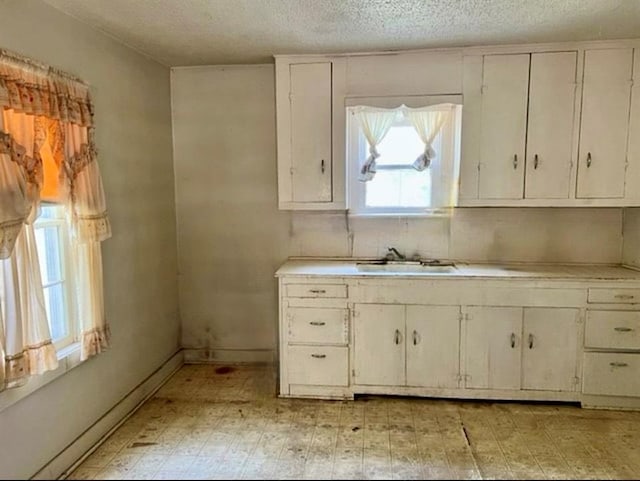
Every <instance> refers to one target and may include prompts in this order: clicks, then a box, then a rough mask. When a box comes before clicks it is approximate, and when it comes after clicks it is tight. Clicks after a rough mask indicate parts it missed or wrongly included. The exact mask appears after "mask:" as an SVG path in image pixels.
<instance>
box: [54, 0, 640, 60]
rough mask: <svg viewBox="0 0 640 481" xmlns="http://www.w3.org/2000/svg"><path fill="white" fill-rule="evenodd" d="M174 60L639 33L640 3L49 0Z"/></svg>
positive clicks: (143, 48)
mask: <svg viewBox="0 0 640 481" xmlns="http://www.w3.org/2000/svg"><path fill="white" fill-rule="evenodd" d="M45 1H46V2H47V3H49V4H50V5H52V6H54V7H55V8H57V9H59V10H62V11H63V12H65V13H67V14H69V15H72V16H74V17H76V18H78V19H80V20H82V21H84V22H86V23H88V24H90V25H92V26H94V27H96V28H98V29H100V30H102V31H104V32H106V33H108V34H109V35H111V36H113V37H115V38H118V39H120V40H121V41H123V42H124V43H126V44H128V45H129V46H131V47H133V48H135V49H137V50H139V51H141V52H143V53H146V54H147V55H149V56H150V57H152V58H154V59H156V60H158V61H159V62H161V63H163V64H165V65H170V66H176V65H206V64H231V63H260V62H270V61H271V56H272V55H273V54H285V53H315V52H317V53H319V52H322V53H328V52H329V53H330V52H348V51H351V52H354V51H367V50H387V49H406V48H426V47H448V46H464V45H478V44H483V45H487V44H499V43H521V42H547V41H561V40H597V39H614V38H631V37H638V36H640V0H45Z"/></svg>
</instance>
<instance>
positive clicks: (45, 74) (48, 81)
mask: <svg viewBox="0 0 640 481" xmlns="http://www.w3.org/2000/svg"><path fill="white" fill-rule="evenodd" d="M0 107H3V108H8V109H13V110H15V111H16V112H20V113H25V114H29V115H44V116H46V117H48V118H50V119H55V120H61V121H63V122H71V123H74V124H77V125H82V126H90V125H93V105H92V104H91V98H90V96H89V87H88V86H87V85H86V84H85V83H83V82H81V81H80V80H78V79H75V78H73V77H70V76H69V75H67V74H64V73H62V72H60V71H58V70H56V69H54V68H51V67H47V66H46V65H41V64H38V63H36V62H34V61H32V60H29V59H25V58H23V57H20V56H19V55H16V54H13V53H11V52H7V51H6V50H0Z"/></svg>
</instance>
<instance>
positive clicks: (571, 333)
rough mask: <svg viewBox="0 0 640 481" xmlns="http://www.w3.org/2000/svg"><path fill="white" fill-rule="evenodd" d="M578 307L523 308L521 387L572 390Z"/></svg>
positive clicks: (575, 381) (573, 389)
mask: <svg viewBox="0 0 640 481" xmlns="http://www.w3.org/2000/svg"><path fill="white" fill-rule="evenodd" d="M578 322H579V311H578V309H559V308H540V307H539V308H525V310H524V325H523V326H524V328H523V337H522V389H533V390H546V391H575V389H576V385H577V378H576V369H577V359H578V336H579V324H578Z"/></svg>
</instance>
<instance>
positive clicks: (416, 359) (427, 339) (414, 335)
mask: <svg viewBox="0 0 640 481" xmlns="http://www.w3.org/2000/svg"><path fill="white" fill-rule="evenodd" d="M406 320H407V322H406V333H407V339H406V346H407V347H406V350H407V385H408V386H423V387H434V388H457V387H458V383H459V381H458V379H459V375H460V307H458V306H407V311H406Z"/></svg>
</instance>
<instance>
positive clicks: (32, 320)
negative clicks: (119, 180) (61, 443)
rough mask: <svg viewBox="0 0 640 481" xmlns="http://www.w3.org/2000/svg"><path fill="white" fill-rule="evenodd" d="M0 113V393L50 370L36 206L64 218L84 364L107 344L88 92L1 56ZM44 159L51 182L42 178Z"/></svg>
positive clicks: (106, 231) (103, 220) (103, 226)
mask: <svg viewBox="0 0 640 481" xmlns="http://www.w3.org/2000/svg"><path fill="white" fill-rule="evenodd" d="M0 113H1V115H0V300H1V301H2V303H1V307H2V308H1V309H0V316H1V318H0V355H1V358H0V363H1V364H0V389H2V388H3V387H15V386H19V385H21V384H23V383H24V382H26V380H27V379H28V378H29V376H32V375H36V374H41V373H43V372H45V371H48V370H51V369H55V368H56V367H57V356H56V352H55V349H54V346H53V343H52V340H51V333H50V331H49V325H48V322H47V317H46V309H45V303H44V294H43V288H42V279H41V273H40V267H39V265H40V264H39V262H38V251H37V249H36V243H35V235H34V228H33V222H34V221H35V219H36V218H37V216H38V211H39V209H38V207H39V203H40V201H41V200H48V201H55V202H58V203H60V204H63V205H64V206H65V210H66V212H67V216H68V220H69V222H68V225H69V229H70V230H71V236H70V237H71V239H72V249H71V250H72V256H73V259H72V262H71V264H72V265H73V266H74V267H75V272H73V273H72V274H73V275H74V276H75V277H76V278H77V285H78V286H79V287H78V289H77V290H76V291H77V292H76V298H75V299H74V301H75V303H76V308H77V309H76V311H77V312H78V313H79V316H80V318H79V319H78V321H79V323H80V326H81V337H80V341H81V347H82V358H83V359H86V358H88V357H90V356H92V355H94V354H97V353H99V352H101V351H102V350H104V349H105V348H106V347H107V346H108V338H109V328H108V325H107V322H106V319H105V316H104V302H103V292H102V259H101V253H100V242H101V241H103V240H105V239H107V238H109V237H110V235H111V228H110V224H109V220H108V217H107V211H106V205H105V198H104V191H103V188H102V181H101V178H100V172H99V169H98V164H97V161H96V150H95V146H94V142H93V136H92V132H93V117H92V114H93V109H92V104H91V99H90V96H89V89H88V87H87V85H86V84H84V83H82V82H81V81H79V80H78V79H75V78H72V77H70V76H68V75H66V74H64V73H62V72H60V71H58V70H55V69H53V68H50V67H47V66H45V65H43V64H39V63H37V62H34V61H32V60H29V59H25V58H22V57H19V56H18V55H15V54H12V53H10V52H6V51H2V50H0ZM45 162H49V164H48V165H49V166H50V167H52V168H53V169H54V170H53V171H54V172H55V175H53V176H51V175H49V176H44V174H43V165H45ZM47 171H48V172H49V173H50V172H51V171H52V170H51V169H48V170H47Z"/></svg>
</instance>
